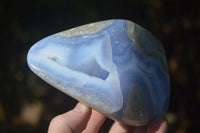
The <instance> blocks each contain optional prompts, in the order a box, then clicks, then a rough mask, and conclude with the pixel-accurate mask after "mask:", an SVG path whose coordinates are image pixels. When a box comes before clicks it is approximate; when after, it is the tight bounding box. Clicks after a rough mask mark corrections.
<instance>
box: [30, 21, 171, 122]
mask: <svg viewBox="0 0 200 133" xmlns="http://www.w3.org/2000/svg"><path fill="white" fill-rule="evenodd" d="M27 60H28V65H29V67H30V68H31V70H32V71H33V72H34V73H35V74H37V75H38V76H39V77H41V78H42V79H44V80H45V81H46V82H48V83H49V84H51V85H53V86H54V87H56V88H57V89H59V90H61V91H62V92H64V93H66V94H68V95H70V96H71V97H73V98H75V99H77V100H78V101H81V102H82V103H85V104H86V105H88V106H90V107H91V108H94V109H95V110H97V111H99V112H101V113H102V114H104V115H106V116H107V117H109V118H111V119H114V120H117V121H120V122H123V123H125V124H129V125H143V124H147V123H149V122H150V121H152V120H154V119H155V118H156V117H159V116H160V115H162V114H164V113H165V111H166V110H167V107H168V103H169V95H170V81H169V74H168V68H167V62H166V57H165V53H164V50H163V47H162V45H161V44H160V42H159V41H158V40H157V39H156V38H155V37H154V36H153V35H152V34H151V33H150V32H149V31H147V30H145V29H144V28H142V27H141V26H139V25H137V24H135V23H133V22H131V21H128V20H107V21H101V22H96V23H91V24H88V25H84V26H80V27H77V28H74V29H71V30H67V31H63V32H60V33H57V34H54V35H51V36H49V37H46V38H44V39H42V40H41V41H39V42H37V43H36V44H35V45H33V46H32V47H31V49H30V51H29V53H28V57H27Z"/></svg>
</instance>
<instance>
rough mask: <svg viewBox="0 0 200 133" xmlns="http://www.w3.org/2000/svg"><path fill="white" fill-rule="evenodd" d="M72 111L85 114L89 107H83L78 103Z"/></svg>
mask: <svg viewBox="0 0 200 133" xmlns="http://www.w3.org/2000/svg"><path fill="white" fill-rule="evenodd" d="M74 110H75V111H77V112H86V111H88V110H89V107H87V106H85V105H84V104H81V103H78V104H77V105H76V107H75V108H74Z"/></svg>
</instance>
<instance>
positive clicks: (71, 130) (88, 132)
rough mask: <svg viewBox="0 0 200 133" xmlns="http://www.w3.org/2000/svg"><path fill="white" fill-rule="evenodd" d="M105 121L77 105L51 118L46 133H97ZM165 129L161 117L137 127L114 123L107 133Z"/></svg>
mask: <svg viewBox="0 0 200 133" xmlns="http://www.w3.org/2000/svg"><path fill="white" fill-rule="evenodd" d="M105 119H106V117H105V116H104V115H102V114H100V113H98V112H97V111H95V110H92V109H91V108H89V107H87V106H85V105H83V104H81V103H78V104H77V105H76V107H75V108H74V109H72V110H71V111H69V112H66V113H64V114H61V115H58V116H56V117H55V118H53V119H52V120H51V122H50V125H49V129H48V133H81V132H82V133H98V131H99V129H100V127H101V126H102V124H103V123H104V121H105ZM167 127H168V123H167V120H166V118H165V117H164V116H163V117H160V118H158V119H156V120H155V121H153V122H152V123H151V124H149V125H145V126H137V127H136V126H130V125H124V124H122V123H119V122H114V124H113V125H112V127H111V128H110V131H109V133H166V132H167Z"/></svg>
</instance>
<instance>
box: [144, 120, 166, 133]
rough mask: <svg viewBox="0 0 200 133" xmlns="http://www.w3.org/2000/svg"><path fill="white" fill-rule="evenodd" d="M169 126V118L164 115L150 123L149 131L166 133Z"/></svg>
mask: <svg viewBox="0 0 200 133" xmlns="http://www.w3.org/2000/svg"><path fill="white" fill-rule="evenodd" d="M167 128H168V122H167V119H166V118H165V117H164V116H162V117H160V118H158V119H156V120H155V121H153V123H151V124H150V125H149V128H148V131H147V133H166V132H167Z"/></svg>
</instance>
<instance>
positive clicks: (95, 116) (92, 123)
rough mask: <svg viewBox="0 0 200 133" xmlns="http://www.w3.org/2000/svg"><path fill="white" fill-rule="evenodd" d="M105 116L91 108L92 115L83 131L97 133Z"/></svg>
mask: <svg viewBox="0 0 200 133" xmlns="http://www.w3.org/2000/svg"><path fill="white" fill-rule="evenodd" d="M105 119H106V117H105V116H104V115H102V114H100V113H99V112H97V111H95V110H92V115H91V117H90V120H89V122H88V124H87V127H86V129H85V130H84V131H83V133H97V132H98V131H99V129H100V127H101V126H102V124H103V123H104V121H105Z"/></svg>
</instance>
